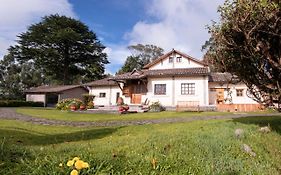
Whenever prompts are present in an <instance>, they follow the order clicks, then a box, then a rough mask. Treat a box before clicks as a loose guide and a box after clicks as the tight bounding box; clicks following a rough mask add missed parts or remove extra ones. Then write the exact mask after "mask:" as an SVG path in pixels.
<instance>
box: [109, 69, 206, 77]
mask: <svg viewBox="0 0 281 175" xmlns="http://www.w3.org/2000/svg"><path fill="white" fill-rule="evenodd" d="M208 74H209V69H208V68H206V67H202V68H179V69H157V70H147V69H144V70H141V71H137V72H135V73H134V72H128V73H125V74H121V75H116V76H115V77H112V78H110V80H129V79H130V80H131V79H141V78H146V77H167V76H202V75H208Z"/></svg>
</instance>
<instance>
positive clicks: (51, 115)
mask: <svg viewBox="0 0 281 175" xmlns="http://www.w3.org/2000/svg"><path fill="white" fill-rule="evenodd" d="M16 111H17V112H18V113H21V114H26V115H30V116H34V117H38V118H46V119H52V120H63V121H95V122H97V121H112V120H145V119H159V118H174V117H194V116H198V117H199V116H212V115H230V114H233V113H229V112H171V111H165V112H160V113H136V114H126V115H120V114H86V113H79V112H70V111H59V110H55V109H45V108H41V109H40V108H39V109H38V108H17V110H16Z"/></svg>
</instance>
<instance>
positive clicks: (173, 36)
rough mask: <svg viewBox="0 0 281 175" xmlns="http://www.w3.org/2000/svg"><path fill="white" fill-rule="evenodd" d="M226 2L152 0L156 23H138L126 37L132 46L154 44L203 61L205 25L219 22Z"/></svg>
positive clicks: (149, 10)
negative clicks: (221, 10) (179, 51)
mask: <svg viewBox="0 0 281 175" xmlns="http://www.w3.org/2000/svg"><path fill="white" fill-rule="evenodd" d="M223 2H224V0H216V1H210V0H196V1H194V0H173V1H168V0H153V1H152V2H150V4H147V8H146V9H147V15H148V16H149V17H150V18H152V19H154V21H156V22H152V23H151V22H147V21H139V22H137V23H136V24H135V26H134V27H133V29H132V31H131V32H129V33H127V34H126V35H125V38H126V39H128V42H129V44H137V43H143V44H155V45H157V46H160V47H162V48H164V49H165V51H170V50H171V49H172V48H174V49H177V50H181V51H183V52H185V53H187V54H190V55H191V56H194V57H197V58H201V57H202V53H201V46H202V45H203V44H204V43H205V41H206V40H207V39H208V38H209V34H208V31H207V30H206V25H207V24H210V23H211V20H217V19H218V14H217V8H218V5H220V4H222V3H223Z"/></svg>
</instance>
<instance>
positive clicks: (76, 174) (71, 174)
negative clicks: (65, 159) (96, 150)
mask: <svg viewBox="0 0 281 175" xmlns="http://www.w3.org/2000/svg"><path fill="white" fill-rule="evenodd" d="M78 174H79V173H78V171H77V170H72V171H71V172H70V175H78Z"/></svg>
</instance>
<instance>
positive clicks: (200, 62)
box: [143, 49, 207, 69]
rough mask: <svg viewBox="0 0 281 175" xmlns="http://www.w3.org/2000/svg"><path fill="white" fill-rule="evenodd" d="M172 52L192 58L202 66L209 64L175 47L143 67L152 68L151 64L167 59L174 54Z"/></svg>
mask: <svg viewBox="0 0 281 175" xmlns="http://www.w3.org/2000/svg"><path fill="white" fill-rule="evenodd" d="M172 54H178V55H181V56H182V57H184V58H187V59H189V60H192V61H194V62H196V63H198V64H200V65H202V66H207V64H205V63H203V62H202V61H200V60H197V59H195V58H193V57H191V56H189V55H187V54H185V53H182V52H180V51H177V50H174V49H173V50H172V51H170V52H168V53H166V54H164V55H162V56H161V57H159V58H157V59H156V60H154V61H153V62H151V63H149V64H147V65H145V66H144V67H143V68H144V69H148V68H150V67H151V66H154V65H155V64H157V63H159V62H160V61H162V60H164V59H166V58H167V57H169V56H170V55H172Z"/></svg>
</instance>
